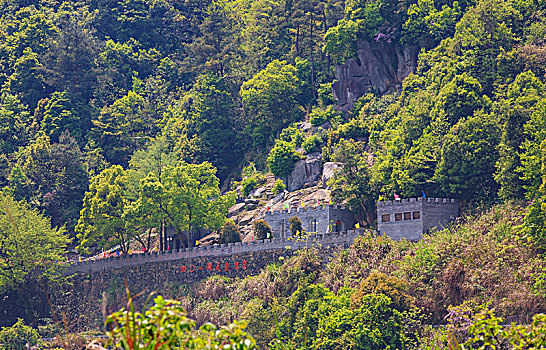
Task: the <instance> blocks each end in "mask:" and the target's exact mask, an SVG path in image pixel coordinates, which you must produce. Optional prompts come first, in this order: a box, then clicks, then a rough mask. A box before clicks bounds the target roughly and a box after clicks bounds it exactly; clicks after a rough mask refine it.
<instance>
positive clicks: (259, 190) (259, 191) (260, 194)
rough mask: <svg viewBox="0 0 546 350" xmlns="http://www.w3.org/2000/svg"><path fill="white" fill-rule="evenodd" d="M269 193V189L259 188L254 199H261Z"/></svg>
mask: <svg viewBox="0 0 546 350" xmlns="http://www.w3.org/2000/svg"><path fill="white" fill-rule="evenodd" d="M266 191H267V188H265V187H260V188H258V189H257V190H256V191H255V192H254V194H253V195H252V196H253V197H256V198H259V197H261V196H262V195H263V194H264V193H265V192H266Z"/></svg>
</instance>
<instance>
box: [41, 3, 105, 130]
mask: <svg viewBox="0 0 546 350" xmlns="http://www.w3.org/2000/svg"><path fill="white" fill-rule="evenodd" d="M67 7H68V6H66V7H65V8H63V9H62V10H61V11H59V13H58V15H59V18H58V20H57V21H58V22H59V23H58V26H59V27H60V28H61V29H62V30H61V31H60V32H59V34H58V35H57V36H56V37H55V38H54V40H52V41H51V43H50V44H49V49H48V50H47V52H46V53H45V54H44V55H43V56H42V57H41V60H40V61H41V63H42V67H40V72H41V73H42V74H43V76H44V81H45V83H46V84H47V85H48V86H49V87H51V88H52V89H54V90H56V91H67V92H69V93H70V95H71V96H73V99H78V100H82V101H84V103H87V102H89V101H90V100H91V99H92V98H93V97H94V96H93V95H94V91H95V89H96V87H97V75H98V67H97V58H98V51H99V45H100V44H99V43H98V42H97V40H96V39H95V37H94V36H93V29H92V28H91V26H90V18H85V17H84V15H83V14H81V13H79V12H78V11H74V10H72V11H69V10H68V8H67ZM63 10H64V11H63ZM82 117H84V116H83V115H80V118H82ZM85 117H86V119H87V120H86V122H88V121H89V115H86V116H85ZM82 119H83V118H82Z"/></svg>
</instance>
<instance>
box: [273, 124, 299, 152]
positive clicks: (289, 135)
mask: <svg viewBox="0 0 546 350" xmlns="http://www.w3.org/2000/svg"><path fill="white" fill-rule="evenodd" d="M279 140H282V141H286V142H291V143H293V144H294V145H295V146H296V147H300V146H301V141H302V140H303V133H302V132H301V131H300V130H299V129H298V127H297V126H296V125H295V124H292V125H290V126H289V127H287V128H284V129H283V130H282V131H281V134H280V135H279Z"/></svg>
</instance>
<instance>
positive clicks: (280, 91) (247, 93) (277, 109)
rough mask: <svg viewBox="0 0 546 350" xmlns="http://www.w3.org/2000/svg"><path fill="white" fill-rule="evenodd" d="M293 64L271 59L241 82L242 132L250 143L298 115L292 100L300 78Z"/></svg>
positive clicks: (258, 142)
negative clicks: (243, 123) (254, 73)
mask: <svg viewBox="0 0 546 350" xmlns="http://www.w3.org/2000/svg"><path fill="white" fill-rule="evenodd" d="M296 74H297V72H296V68H295V67H294V66H292V65H290V64H287V63H286V62H284V61H279V60H275V61H273V62H271V63H270V64H268V65H267V67H266V68H265V69H263V70H261V71H260V72H258V73H257V74H256V75H255V76H254V77H252V79H250V80H248V81H246V82H244V83H243V85H242V87H241V91H240V95H241V99H242V102H243V109H244V115H245V130H246V136H247V137H250V140H251V144H252V145H253V146H263V145H265V144H266V143H267V142H268V141H269V138H270V137H271V136H274V135H275V134H276V133H277V132H279V131H280V130H281V129H282V128H283V127H285V126H287V125H288V124H290V123H291V122H293V121H296V120H299V119H300V118H301V117H302V110H301V108H300V106H299V105H298V104H297V102H296V97H297V96H298V94H299V93H300V84H301V83H300V81H299V79H298V77H297V75H296Z"/></svg>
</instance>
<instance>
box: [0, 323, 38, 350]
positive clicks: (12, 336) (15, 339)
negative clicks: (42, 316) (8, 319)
mask: <svg viewBox="0 0 546 350" xmlns="http://www.w3.org/2000/svg"><path fill="white" fill-rule="evenodd" d="M37 343H38V331H37V330H35V329H34V328H32V327H30V326H27V325H25V323H24V322H23V320H22V319H20V318H19V319H18V320H17V322H16V323H15V324H14V325H13V326H11V327H3V328H2V330H0V344H2V349H5V350H25V349H28V347H30V346H35V345H36V344H37Z"/></svg>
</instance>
